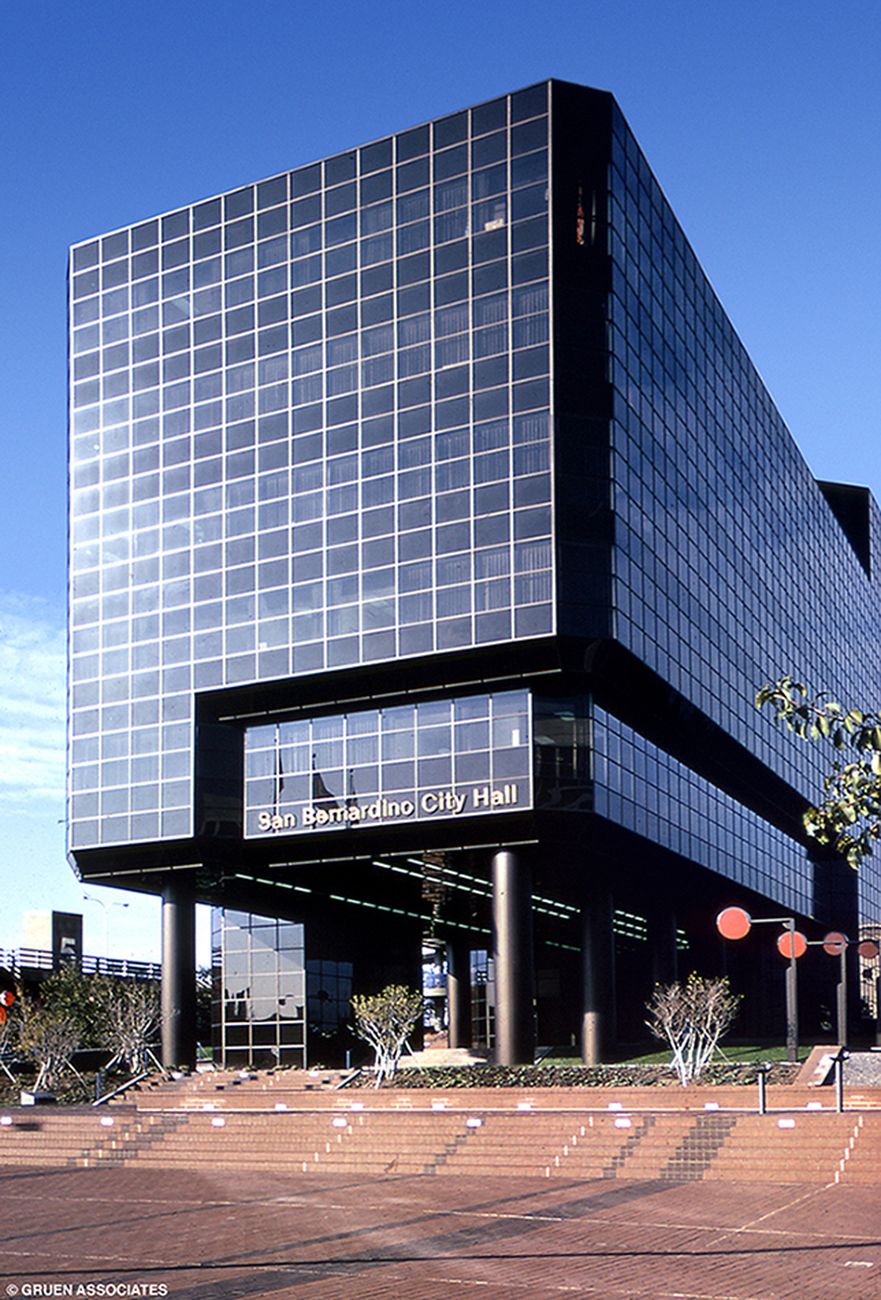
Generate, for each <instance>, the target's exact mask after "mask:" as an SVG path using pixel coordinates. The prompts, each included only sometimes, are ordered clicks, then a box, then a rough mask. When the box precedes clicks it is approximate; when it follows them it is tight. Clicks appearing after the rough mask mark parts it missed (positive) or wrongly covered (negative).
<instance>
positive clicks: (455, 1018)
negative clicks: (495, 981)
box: [447, 939, 471, 1047]
mask: <svg viewBox="0 0 881 1300" xmlns="http://www.w3.org/2000/svg"><path fill="white" fill-rule="evenodd" d="M447 1045H448V1046H449V1047H470V1046H471V949H470V947H469V945H468V941H467V940H463V939H457V940H456V941H455V942H453V943H448V944H447Z"/></svg>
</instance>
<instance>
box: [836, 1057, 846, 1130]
mask: <svg viewBox="0 0 881 1300" xmlns="http://www.w3.org/2000/svg"><path fill="white" fill-rule="evenodd" d="M848 1055H849V1053H848V1051H847V1050H846V1048H844V1047H840V1048H839V1049H838V1051H837V1052H836V1054H835V1109H836V1110H837V1111H838V1113H839V1115H841V1114H842V1113H843V1112H844V1062H845V1061H846V1060H847V1058H848Z"/></svg>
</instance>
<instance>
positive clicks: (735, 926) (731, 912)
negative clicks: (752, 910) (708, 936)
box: [716, 907, 753, 939]
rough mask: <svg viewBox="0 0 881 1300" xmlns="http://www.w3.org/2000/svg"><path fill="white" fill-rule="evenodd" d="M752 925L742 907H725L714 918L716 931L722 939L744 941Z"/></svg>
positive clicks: (749, 917)
mask: <svg viewBox="0 0 881 1300" xmlns="http://www.w3.org/2000/svg"><path fill="white" fill-rule="evenodd" d="M752 923H753V922H752V917H751V916H750V914H749V912H745V911H744V910H743V908H742V907H726V908H725V909H724V911H722V912H720V913H719V915H718V916H717V917H716V929H717V930H718V931H719V933H720V934H721V936H722V938H723V939H745V938H746V936H747V935H748V934H749V932H750V927H751V926H752Z"/></svg>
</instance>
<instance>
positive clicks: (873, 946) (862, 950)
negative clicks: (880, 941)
mask: <svg viewBox="0 0 881 1300" xmlns="http://www.w3.org/2000/svg"><path fill="white" fill-rule="evenodd" d="M857 952H858V953H859V954H860V956H861V957H864V958H865V959H866V961H872V960H873V959H874V958H875V957H877V956H878V945H877V943H876V942H875V940H874V939H864V940H863V942H862V943H861V944H860V946H859V948H857Z"/></svg>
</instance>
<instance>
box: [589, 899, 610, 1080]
mask: <svg viewBox="0 0 881 1300" xmlns="http://www.w3.org/2000/svg"><path fill="white" fill-rule="evenodd" d="M581 918H582V929H581V955H582V1017H581V1057H582V1060H583V1061H584V1064H585V1065H601V1064H602V1063H603V1060H604V1059H605V1057H606V1055H607V1054H608V1052H609V1050H610V1048H611V1046H612V1045H613V1043H614V1041H615V936H614V933H613V930H612V891H611V890H610V889H609V886H608V885H607V884H606V882H605V881H602V880H589V881H587V882H586V884H585V894H584V901H583V903H582V913H581Z"/></svg>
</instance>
